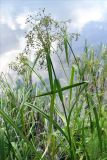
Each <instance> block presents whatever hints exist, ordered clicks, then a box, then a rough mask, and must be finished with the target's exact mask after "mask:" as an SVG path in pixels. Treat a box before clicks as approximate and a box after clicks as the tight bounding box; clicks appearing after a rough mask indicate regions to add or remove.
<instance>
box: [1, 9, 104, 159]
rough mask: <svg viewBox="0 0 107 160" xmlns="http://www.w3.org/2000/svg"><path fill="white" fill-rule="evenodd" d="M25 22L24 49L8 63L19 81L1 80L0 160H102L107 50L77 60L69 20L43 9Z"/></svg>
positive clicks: (87, 52) (86, 53)
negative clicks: (26, 30) (42, 71)
mask: <svg viewBox="0 0 107 160" xmlns="http://www.w3.org/2000/svg"><path fill="white" fill-rule="evenodd" d="M27 21H28V24H29V28H30V29H28V33H27V35H26V39H27V45H26V47H25V50H24V51H23V53H21V54H20V55H19V57H17V61H16V62H13V63H12V64H10V67H11V68H12V69H14V70H15V71H16V72H17V73H18V79H17V80H16V81H14V80H12V78H11V77H8V78H7V77H6V76H5V75H4V74H1V78H0V94H1V96H0V160H42V159H43V160H107V109H106V108H107V99H106V95H107V84H106V83H107V78H106V77H107V48H106V46H101V47H100V49H99V50H97V51H96V50H95V49H93V48H91V47H88V46H87V45H85V47H84V53H82V54H81V56H80V57H77V56H76V54H75V53H74V51H73V49H72V46H71V44H70V42H71V40H77V38H78V34H74V33H72V34H70V33H69V32H68V31H67V25H68V22H57V21H55V20H53V19H52V18H51V16H50V15H45V11H44V10H43V12H42V13H39V14H38V15H37V16H30V17H29V18H28V20H27ZM53 56H56V57H57V58H56V59H57V61H58V65H59V66H60V67H58V68H57V69H56V67H55V65H54V62H53ZM32 57H33V58H32ZM32 59H33V60H32ZM40 68H43V69H45V70H47V74H48V78H47V79H45V78H44V77H42V76H41V75H40V74H39V71H41V69H40ZM38 69H39V71H38ZM58 69H60V72H61V75H62V76H63V77H61V75H59V72H58ZM35 75H36V77H38V78H39V81H36V80H34V79H33V77H35ZM19 77H20V79H19ZM62 78H63V79H66V82H65V83H63V82H62V81H61V79H62Z"/></svg>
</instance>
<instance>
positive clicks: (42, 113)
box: [25, 103, 68, 140]
mask: <svg viewBox="0 0 107 160" xmlns="http://www.w3.org/2000/svg"><path fill="white" fill-rule="evenodd" d="M25 106H28V107H30V108H34V109H36V110H37V111H38V112H39V113H40V114H41V115H42V116H43V117H44V118H46V119H47V120H48V121H50V116H49V115H47V114H46V113H44V112H43V111H42V110H41V109H39V108H38V107H36V106H34V105H32V104H30V103H25ZM52 124H53V125H54V126H55V127H56V128H57V130H59V131H60V133H61V134H62V135H63V136H64V137H65V138H66V140H68V136H67V135H66V134H65V132H64V131H63V130H62V128H61V127H60V126H59V125H58V124H57V122H56V121H54V120H52Z"/></svg>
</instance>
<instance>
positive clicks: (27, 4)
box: [0, 0, 107, 71]
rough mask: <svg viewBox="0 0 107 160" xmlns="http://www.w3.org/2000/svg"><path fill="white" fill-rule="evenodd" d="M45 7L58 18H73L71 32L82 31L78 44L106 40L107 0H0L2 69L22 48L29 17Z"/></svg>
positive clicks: (4, 68) (0, 56)
mask: <svg viewBox="0 0 107 160" xmlns="http://www.w3.org/2000/svg"><path fill="white" fill-rule="evenodd" d="M39 8H41V9H43V8H46V10H47V12H49V13H51V14H52V16H53V17H55V18H56V19H59V20H67V19H71V20H72V23H71V28H70V30H71V32H79V33H80V35H81V36H80V39H79V40H78V42H77V44H76V47H77V48H78V50H81V49H82V47H83V44H84V40H85V39H87V40H88V43H89V44H92V45H99V44H100V43H104V44H107V0H105V1H104V0H0V71H5V70H7V64H8V63H10V61H11V60H13V59H14V58H15V57H16V55H17V54H18V53H19V52H20V51H21V50H23V48H24V45H25V38H24V36H25V30H26V25H25V21H26V17H27V15H28V14H31V13H34V12H37V11H38V9H39Z"/></svg>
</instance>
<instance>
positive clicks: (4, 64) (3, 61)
mask: <svg viewBox="0 0 107 160" xmlns="http://www.w3.org/2000/svg"><path fill="white" fill-rule="evenodd" d="M18 53H19V50H11V51H9V52H6V53H4V54H2V55H1V56H0V72H4V73H8V71H9V68H8V65H9V63H10V62H11V61H13V60H14V59H15V57H16V56H17V55H18Z"/></svg>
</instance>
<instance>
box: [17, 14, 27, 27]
mask: <svg viewBox="0 0 107 160" xmlns="http://www.w3.org/2000/svg"><path fill="white" fill-rule="evenodd" d="M27 16H28V14H21V15H18V16H17V18H16V23H17V24H18V25H19V26H20V29H22V30H23V29H25V28H26V18H27Z"/></svg>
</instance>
